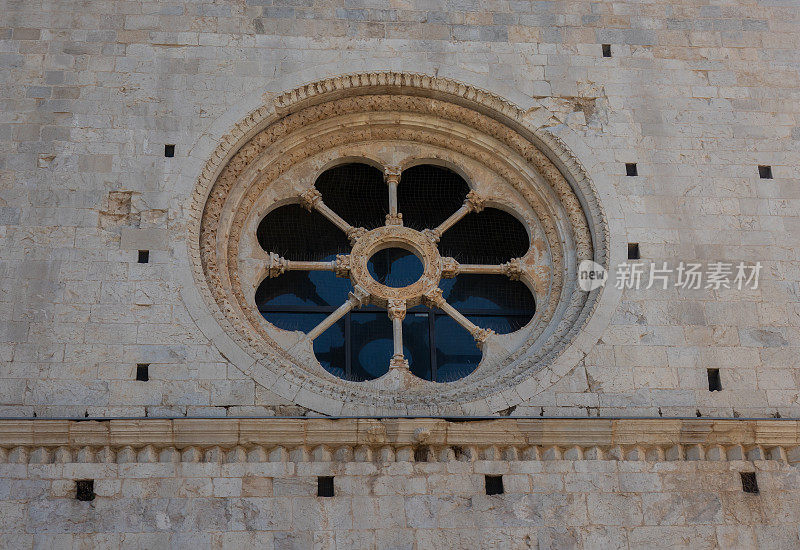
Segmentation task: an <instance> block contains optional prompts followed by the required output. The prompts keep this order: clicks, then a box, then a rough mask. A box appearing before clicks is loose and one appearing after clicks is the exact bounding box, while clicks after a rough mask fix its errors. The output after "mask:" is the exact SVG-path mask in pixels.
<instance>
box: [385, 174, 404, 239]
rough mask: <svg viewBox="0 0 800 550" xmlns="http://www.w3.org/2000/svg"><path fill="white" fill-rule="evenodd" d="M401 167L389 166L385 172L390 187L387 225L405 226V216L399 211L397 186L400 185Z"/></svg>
mask: <svg viewBox="0 0 800 550" xmlns="http://www.w3.org/2000/svg"><path fill="white" fill-rule="evenodd" d="M400 173H401V172H400V167H399V166H387V167H386V169H385V170H384V172H383V177H384V179H385V180H386V185H388V186H389V213H388V214H387V215H386V225H403V215H402V214H400V213H399V212H398V211H397V186H398V184H399V183H400Z"/></svg>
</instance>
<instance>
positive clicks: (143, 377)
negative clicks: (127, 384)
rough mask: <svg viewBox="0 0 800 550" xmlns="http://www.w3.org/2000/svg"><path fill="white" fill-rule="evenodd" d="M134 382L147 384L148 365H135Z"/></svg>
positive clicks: (148, 376)
mask: <svg viewBox="0 0 800 550" xmlns="http://www.w3.org/2000/svg"><path fill="white" fill-rule="evenodd" d="M136 380H138V381H139V382H147V381H148V380H150V363H139V364H138V365H136Z"/></svg>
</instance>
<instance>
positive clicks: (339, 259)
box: [333, 254, 350, 278]
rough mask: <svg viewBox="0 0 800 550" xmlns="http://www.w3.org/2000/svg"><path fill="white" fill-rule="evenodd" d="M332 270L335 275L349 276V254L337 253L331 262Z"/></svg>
mask: <svg viewBox="0 0 800 550" xmlns="http://www.w3.org/2000/svg"><path fill="white" fill-rule="evenodd" d="M333 272H334V273H335V274H336V276H337V277H345V278H346V277H349V276H350V255H349V254H337V255H336V260H334V262H333Z"/></svg>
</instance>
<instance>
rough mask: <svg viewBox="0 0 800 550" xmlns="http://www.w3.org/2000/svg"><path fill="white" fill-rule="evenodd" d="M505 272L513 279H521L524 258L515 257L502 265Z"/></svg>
mask: <svg viewBox="0 0 800 550" xmlns="http://www.w3.org/2000/svg"><path fill="white" fill-rule="evenodd" d="M502 268H503V273H505V274H506V275H507V276H508V278H509V279H511V280H512V281H519V279H520V277H521V276H522V260H521V259H519V258H514V259H513V260H509V261H507V262H506V263H504V264H503V265H502Z"/></svg>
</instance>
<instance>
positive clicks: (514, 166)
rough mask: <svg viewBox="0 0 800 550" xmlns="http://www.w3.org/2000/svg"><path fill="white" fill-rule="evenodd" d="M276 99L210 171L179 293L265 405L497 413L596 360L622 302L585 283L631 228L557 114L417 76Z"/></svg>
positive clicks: (236, 134)
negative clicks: (609, 203)
mask: <svg viewBox="0 0 800 550" xmlns="http://www.w3.org/2000/svg"><path fill="white" fill-rule="evenodd" d="M264 98H265V103H264V104H263V105H262V106H260V107H258V108H257V109H255V110H254V111H252V112H251V113H249V114H248V115H247V116H246V117H244V118H242V119H241V120H240V121H239V122H238V123H237V124H236V125H235V126H234V127H233V128H231V129H230V131H229V132H228V133H226V134H224V137H223V138H222V139H221V140H220V141H219V143H218V144H217V146H216V148H215V149H214V151H213V153H212V154H211V155H210V156H209V157H208V160H207V162H206V163H205V164H204V165H203V166H202V167H199V166H196V167H197V168H199V170H200V174H199V177H198V180H197V183H196V185H195V188H194V191H193V194H192V198H191V201H190V205H189V206H190V218H191V221H190V223H189V224H188V226H187V230H188V234H187V239H186V241H185V245H186V247H187V258H188V260H189V266H190V269H191V278H192V279H193V280H194V285H191V284H184V285H183V286H182V287H181V288H182V289H185V290H182V296H183V300H184V302H185V303H186V305H187V312H188V313H189V315H190V316H191V317H192V319H193V320H194V321H195V323H196V324H197V326H198V328H199V329H200V330H201V332H202V333H203V335H204V337H205V338H206V339H207V340H208V341H209V342H210V344H211V346H212V349H215V350H216V351H217V355H216V357H217V359H216V360H217V361H220V362H222V361H225V362H227V363H228V364H230V365H234V366H235V367H236V368H237V369H238V371H239V372H240V374H241V376H243V377H244V378H250V379H252V380H254V381H255V382H256V383H257V384H258V387H259V388H260V389H259V390H258V391H257V392H256V397H255V403H254V404H255V405H256V406H260V405H262V404H265V403H266V404H270V403H274V402H275V400H276V399H278V398H280V399H282V400H285V401H287V402H291V403H296V404H298V405H300V406H302V407H306V408H307V409H308V410H310V411H314V412H318V413H323V414H330V415H344V416H346V415H357V416H358V415H388V414H401V415H430V414H437V415H445V414H451V413H452V414H455V415H459V414H467V415H483V414H494V413H496V412H498V411H503V410H507V409H509V408H510V407H511V406H513V405H517V404H520V403H523V402H531V400H535V399H538V397H537V396H539V395H542V394H543V392H545V391H547V388H549V387H550V386H552V385H553V384H555V383H556V382H557V381H558V380H559V379H561V378H562V377H563V376H565V375H566V374H567V373H568V372H569V371H570V370H571V369H574V368H575V366H576V365H577V364H578V363H579V362H580V361H582V360H583V358H584V357H585V356H586V354H587V353H589V352H590V351H591V349H592V348H593V346H594V345H595V343H596V341H597V338H599V335H600V334H602V327H603V326H605V324H607V323H608V322H609V319H610V314H609V313H608V312H609V311H611V309H612V306H611V305H610V304H612V303H613V301H614V300H615V299H617V293H609V290H608V288H606V289H600V288H598V289H594V290H592V291H591V292H584V291H583V290H582V289H581V288H580V285H579V284H578V279H579V266H580V265H582V263H583V262H587V261H593V262H596V263H598V264H600V265H602V266H605V267H606V268H608V266H609V265H611V263H610V262H611V259H612V258H611V256H610V251H611V250H612V248H611V235H612V232H611V230H610V229H609V228H610V227H612V226H614V227H616V225H614V224H618V220H620V219H621V216H619V215H615V216H612V217H607V216H606V215H605V213H604V210H603V207H602V205H601V198H600V196H599V195H598V194H597V191H596V189H595V188H594V184H593V182H592V181H591V180H590V179H589V177H588V175H587V173H586V171H585V170H584V168H583V166H582V165H581V164H580V162H579V161H578V158H577V157H576V156H574V155H573V154H572V152H571V151H570V149H569V148H568V147H567V142H565V141H564V140H563V139H562V137H567V138H568V139H569V140H571V141H572V145H577V146H579V147H583V146H582V145H581V140H580V138H579V136H571V134H569V132H570V130H569V128H568V127H566V126H563V125H559V124H556V121H557V118H554V117H552V116H551V115H549V114H548V109H547V107H546V106H545V105H546V103H541V104H539V103H538V102H533V103H531V104H530V105H526V107H525V108H524V109H520V108H518V107H517V106H515V105H514V104H512V103H510V102H509V101H507V100H505V99H503V98H501V97H499V96H496V95H493V94H491V93H489V92H486V91H483V90H480V89H478V88H474V87H471V86H469V85H467V84H464V83H459V82H455V81H453V80H448V79H443V78H437V77H431V76H425V75H412V74H407V73H361V74H357V75H343V76H337V77H333V78H329V79H324V80H320V81H317V82H314V83H308V84H304V85H302V86H300V87H298V88H295V89H293V90H288V91H286V92H285V93H281V94H279V95H277V96H271V95H269V94H265V95H264ZM222 120H223V119H220V123H219V124H220V126H219V127H217V126H214V127H213V132H212V131H211V130H209V131H210V132H211V134H214V132H217V131H219V130H221V129H222V128H223V127H224V122H223V121H222ZM215 124H216V123H215ZM554 124H555V125H554ZM565 132H566V133H565ZM211 134H209V135H211ZM203 139H204V140H205V139H206V138H205V137H204V138H203ZM202 143H203V144H204V145H203V146H205V144H207V143H209V142H207V141H202ZM201 150H202V147H201V148H198V149H197V151H198V152H199V151H201ZM582 151H583V153H582V154H585V155H586V154H587V152H588V151H589V149H582ZM585 158H588V159H592V156H591V154H588V156H586V157H585ZM183 181H184V180H183V179H182V180H181V182H183ZM609 189H610V190H609ZM606 191H607V193H606V194H607V196H610V197H612V198H613V197H614V194H613V189H612V188H609V187H606ZM613 234H614V235H617V236H619V235H623V234H624V232H621V231H617V232H616V233H613ZM617 238H624V237H617ZM176 246H183V244H180V245H176ZM613 250H616V249H613ZM619 250H622V248H620V249H619ZM619 254H622V252H619ZM182 277H183V279H182V280H183V281H185V282H187V283H188V277H186V275H182ZM601 297H605V298H603V299H604V300H606V302H604V303H605V304H606V305H602V304H601V302H602V300H601ZM601 306H602V309H600V308H601ZM595 311H602V312H603V313H602V314H601V315H594V312H595ZM211 356H212V357H213V356H214V355H211Z"/></svg>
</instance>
